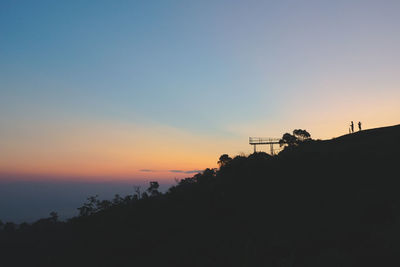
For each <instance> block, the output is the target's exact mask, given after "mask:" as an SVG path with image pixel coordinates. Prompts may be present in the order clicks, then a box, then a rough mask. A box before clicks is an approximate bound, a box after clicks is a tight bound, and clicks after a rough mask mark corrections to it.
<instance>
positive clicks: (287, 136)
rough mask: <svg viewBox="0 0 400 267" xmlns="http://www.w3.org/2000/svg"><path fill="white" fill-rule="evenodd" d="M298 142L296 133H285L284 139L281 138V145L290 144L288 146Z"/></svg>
mask: <svg viewBox="0 0 400 267" xmlns="http://www.w3.org/2000/svg"><path fill="white" fill-rule="evenodd" d="M296 144H297V138H296V136H294V135H291V134H290V133H285V134H284V135H283V136H282V139H281V140H279V145H280V146H284V145H288V146H294V145H296Z"/></svg>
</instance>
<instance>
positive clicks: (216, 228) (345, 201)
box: [0, 125, 400, 267]
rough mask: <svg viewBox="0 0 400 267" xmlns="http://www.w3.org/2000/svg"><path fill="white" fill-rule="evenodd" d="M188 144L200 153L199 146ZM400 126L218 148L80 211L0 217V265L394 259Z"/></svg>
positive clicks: (383, 262)
mask: <svg viewBox="0 0 400 267" xmlns="http://www.w3.org/2000/svg"><path fill="white" fill-rule="evenodd" d="M193 153H196V152H195V151H194V152H193ZM399 153H400V125H397V126H392V127H384V128H377V129H371V130H364V131H360V132H356V133H353V134H348V135H344V136H341V137H339V138H334V139H331V140H311V139H307V140H306V141H304V142H300V143H294V144H293V145H290V146H287V147H286V148H285V149H284V150H283V151H282V152H280V153H279V154H278V155H276V156H270V155H268V154H266V153H263V152H259V153H253V154H251V155H249V156H234V157H230V156H228V155H222V156H221V157H220V158H219V161H218V164H219V166H220V167H219V168H218V169H206V170H204V171H203V172H202V173H199V174H196V175H194V176H193V177H190V178H186V179H182V180H180V181H179V182H178V183H177V184H176V185H175V186H172V187H171V188H170V189H169V190H168V191H167V192H165V193H161V192H159V191H158V183H157V182H153V183H151V184H150V186H149V188H148V189H147V190H141V189H139V188H136V189H134V188H132V191H133V192H132V195H131V196H125V197H121V196H118V195H116V197H115V198H114V199H113V200H110V201H108V200H99V199H97V198H96V197H89V198H88V201H87V202H86V203H85V204H84V205H83V206H82V207H80V208H79V211H80V215H79V216H77V217H75V218H72V219H70V220H68V221H67V222H60V221H59V220H58V217H57V214H56V213H53V214H52V215H51V216H50V217H49V218H44V219H42V220H39V221H37V222H35V223H33V224H25V225H19V226H16V225H13V224H11V223H8V224H7V223H6V224H2V226H1V228H2V231H0V256H1V261H2V262H3V264H0V265H1V266H211V267H212V266H215V267H222V266H241V267H242V266H399V264H400V259H399V256H398V255H399V252H400V194H399V186H398V185H399V182H398V179H399V178H400V177H399V172H398V164H399V159H400V157H399Z"/></svg>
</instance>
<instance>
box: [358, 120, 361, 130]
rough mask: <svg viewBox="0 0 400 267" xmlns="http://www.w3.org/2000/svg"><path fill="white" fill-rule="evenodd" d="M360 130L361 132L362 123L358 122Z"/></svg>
mask: <svg viewBox="0 0 400 267" xmlns="http://www.w3.org/2000/svg"><path fill="white" fill-rule="evenodd" d="M358 130H359V131H361V121H359V122H358Z"/></svg>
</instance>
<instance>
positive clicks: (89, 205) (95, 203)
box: [78, 195, 99, 216]
mask: <svg viewBox="0 0 400 267" xmlns="http://www.w3.org/2000/svg"><path fill="white" fill-rule="evenodd" d="M97 198H98V195H95V196H91V197H88V198H87V202H86V203H84V204H83V206H82V207H80V208H78V210H79V216H88V215H91V214H93V213H95V212H96V211H97V210H98V207H99V200H98V199H97Z"/></svg>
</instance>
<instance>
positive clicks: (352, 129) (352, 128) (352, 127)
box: [350, 121, 354, 133]
mask: <svg viewBox="0 0 400 267" xmlns="http://www.w3.org/2000/svg"><path fill="white" fill-rule="evenodd" d="M350 128H351V132H352V133H354V123H353V121H351V123H350Z"/></svg>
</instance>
